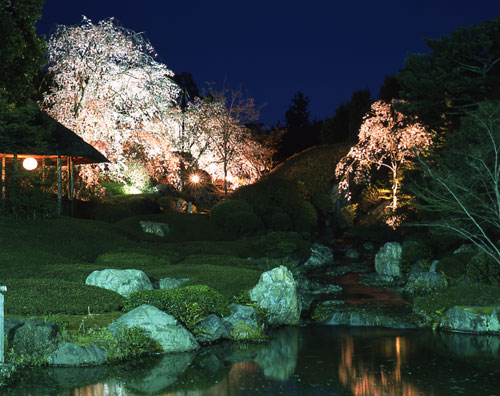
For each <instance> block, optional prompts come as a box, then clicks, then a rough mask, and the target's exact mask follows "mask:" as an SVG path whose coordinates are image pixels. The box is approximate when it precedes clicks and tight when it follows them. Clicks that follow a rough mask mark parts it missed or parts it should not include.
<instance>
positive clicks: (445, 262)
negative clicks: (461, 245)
mask: <svg viewBox="0 0 500 396" xmlns="http://www.w3.org/2000/svg"><path fill="white" fill-rule="evenodd" d="M473 255H474V254H473V253H468V252H463V253H456V254H453V255H451V256H446V257H443V258H442V259H441V260H439V263H438V264H437V267H436V271H437V272H442V273H443V274H444V275H445V276H447V277H448V278H451V279H457V278H460V277H461V276H462V275H464V274H465V271H466V266H467V263H468V262H469V261H470V260H471V259H472V257H473Z"/></svg>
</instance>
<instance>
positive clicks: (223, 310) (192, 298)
mask: <svg viewBox="0 0 500 396" xmlns="http://www.w3.org/2000/svg"><path fill="white" fill-rule="evenodd" d="M142 304H150V305H153V306H155V307H157V308H159V309H161V310H162V311H165V312H166V313H168V314H170V315H172V316H174V317H175V318H176V319H178V320H179V321H180V322H181V323H182V324H184V325H185V326H186V327H187V328H188V329H190V330H191V329H193V328H194V327H195V326H196V325H197V324H198V323H199V322H200V321H201V320H202V319H203V318H205V317H206V316H207V315H209V314H216V315H219V316H225V315H229V313H230V311H229V301H228V300H227V298H225V297H224V296H223V295H222V294H220V293H219V292H218V291H216V290H214V289H212V288H210V287H208V286H205V285H194V286H186V287H180V288H177V289H172V290H141V291H137V292H134V293H132V294H131V295H130V296H128V297H127V299H126V300H125V309H126V310H132V309H134V308H137V307H138V306H140V305H142Z"/></svg>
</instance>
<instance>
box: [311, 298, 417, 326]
mask: <svg viewBox="0 0 500 396" xmlns="http://www.w3.org/2000/svg"><path fill="white" fill-rule="evenodd" d="M312 318H313V319H314V320H315V321H316V322H319V323H323V324H329V325H348V326H378V327H392V328H415V327H418V318H417V317H416V315H415V314H413V313H412V312H409V311H407V310H406V309H404V308H401V309H396V308H392V307H387V308H382V307H373V308H370V307H357V306H348V305H345V304H343V302H342V301H340V302H338V301H336V300H333V301H325V302H324V303H322V304H319V305H318V306H317V307H316V309H315V310H314V312H313V315H312Z"/></svg>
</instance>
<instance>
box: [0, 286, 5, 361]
mask: <svg viewBox="0 0 500 396" xmlns="http://www.w3.org/2000/svg"><path fill="white" fill-rule="evenodd" d="M6 291H7V286H0V363H4V362H5V345H4V341H5V333H4V309H3V302H4V299H3V294H2V292H6Z"/></svg>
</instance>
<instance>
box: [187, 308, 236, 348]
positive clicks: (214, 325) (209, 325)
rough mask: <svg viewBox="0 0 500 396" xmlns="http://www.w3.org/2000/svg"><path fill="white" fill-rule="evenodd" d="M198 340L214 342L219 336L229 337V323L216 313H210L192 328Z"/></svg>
mask: <svg viewBox="0 0 500 396" xmlns="http://www.w3.org/2000/svg"><path fill="white" fill-rule="evenodd" d="M193 334H194V335H195V337H196V340H197V341H198V342H214V341H217V340H220V339H221V338H229V335H230V334H231V330H230V328H229V325H228V324H227V323H226V322H224V321H223V320H222V319H221V318H219V317H218V316H217V315H214V314H211V315H208V316H207V317H206V318H205V319H203V320H202V321H201V322H200V323H199V324H198V325H197V326H196V327H195V328H194V330H193Z"/></svg>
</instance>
